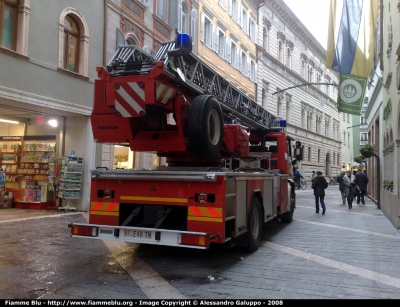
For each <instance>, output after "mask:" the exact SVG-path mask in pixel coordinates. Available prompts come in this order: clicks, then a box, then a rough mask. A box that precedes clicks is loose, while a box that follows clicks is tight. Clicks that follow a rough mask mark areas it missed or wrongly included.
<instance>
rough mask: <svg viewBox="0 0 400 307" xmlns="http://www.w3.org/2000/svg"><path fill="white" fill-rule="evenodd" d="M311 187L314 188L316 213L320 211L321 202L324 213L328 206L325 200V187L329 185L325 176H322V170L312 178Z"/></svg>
mask: <svg viewBox="0 0 400 307" xmlns="http://www.w3.org/2000/svg"><path fill="white" fill-rule="evenodd" d="M311 187H312V188H313V190H314V196H315V213H319V205H320V204H321V208H322V215H324V214H325V210H326V206H325V202H324V198H325V189H326V188H327V187H328V182H327V181H326V179H325V177H324V176H322V172H321V171H317V172H316V175H315V177H314V179H313V180H312V185H311Z"/></svg>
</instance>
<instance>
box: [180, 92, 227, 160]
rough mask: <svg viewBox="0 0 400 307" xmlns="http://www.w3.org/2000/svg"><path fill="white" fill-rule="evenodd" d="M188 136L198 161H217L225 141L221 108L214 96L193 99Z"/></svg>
mask: <svg viewBox="0 0 400 307" xmlns="http://www.w3.org/2000/svg"><path fill="white" fill-rule="evenodd" d="M187 134H188V139H189V143H190V149H191V150H192V151H193V153H194V154H195V156H196V157H197V158H198V159H204V160H209V159H215V158H217V157H218V155H219V154H220V151H221V148H222V142H223V139H224V121H223V117H222V110H221V106H220V104H219V102H218V100H217V98H215V97H214V96H212V95H201V96H197V97H195V98H194V99H193V102H192V104H191V106H190V110H189V116H188V123H187Z"/></svg>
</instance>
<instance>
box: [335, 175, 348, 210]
mask: <svg viewBox="0 0 400 307" xmlns="http://www.w3.org/2000/svg"><path fill="white" fill-rule="evenodd" d="M344 175H346V173H345V172H341V173H340V175H339V176H338V177H337V179H336V181H337V182H338V183H339V191H340V195H342V201H343V205H344V204H346V195H345V194H344V189H345V185H344V182H343V176H344Z"/></svg>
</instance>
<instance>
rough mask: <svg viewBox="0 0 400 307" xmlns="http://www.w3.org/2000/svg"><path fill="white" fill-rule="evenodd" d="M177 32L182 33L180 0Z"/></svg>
mask: <svg viewBox="0 0 400 307" xmlns="http://www.w3.org/2000/svg"><path fill="white" fill-rule="evenodd" d="M178 32H179V33H182V0H178Z"/></svg>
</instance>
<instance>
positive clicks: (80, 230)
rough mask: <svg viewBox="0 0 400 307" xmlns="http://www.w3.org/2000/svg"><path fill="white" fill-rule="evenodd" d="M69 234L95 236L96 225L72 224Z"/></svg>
mask: <svg viewBox="0 0 400 307" xmlns="http://www.w3.org/2000/svg"><path fill="white" fill-rule="evenodd" d="M71 234H72V235H75V236H89V237H97V227H91V226H78V225H72V226H71Z"/></svg>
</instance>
